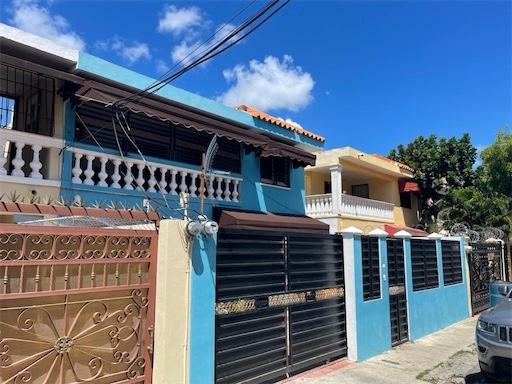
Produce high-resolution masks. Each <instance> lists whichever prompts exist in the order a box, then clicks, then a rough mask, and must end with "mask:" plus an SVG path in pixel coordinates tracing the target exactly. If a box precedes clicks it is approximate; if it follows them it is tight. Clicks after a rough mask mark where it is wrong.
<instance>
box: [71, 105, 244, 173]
mask: <svg viewBox="0 0 512 384" xmlns="http://www.w3.org/2000/svg"><path fill="white" fill-rule="evenodd" d="M76 114H77V118H76V129H75V140H76V141H77V142H82V143H85V144H90V145H97V143H96V141H97V142H98V143H99V144H100V145H101V146H102V147H104V148H105V147H106V148H110V149H113V150H115V151H118V150H119V148H118V146H117V142H116V138H115V135H114V134H113V130H112V112H111V110H110V109H109V108H105V107H104V106H103V105H102V104H98V103H93V102H87V103H84V104H82V105H80V106H78V107H77V108H76ZM124 115H125V117H126V121H127V123H128V126H129V127H130V137H131V139H132V140H133V141H134V142H135V144H136V145H137V147H138V148H139V149H140V151H141V152H142V154H143V155H144V156H152V157H155V158H160V159H169V160H174V161H178V162H181V163H186V164H193V165H197V166H200V165H201V161H202V154H203V153H204V152H206V150H207V148H208V145H209V144H210V141H211V139H212V135H210V134H208V133H206V132H202V131H196V130H195V129H193V128H185V127H184V126H182V125H176V124H173V123H171V122H169V121H162V120H160V119H158V118H152V117H149V116H146V115H144V114H142V113H133V112H125V114H124ZM116 132H117V134H118V139H119V142H120V146H121V149H122V150H123V152H124V153H125V154H126V153H134V154H137V153H138V151H137V148H135V147H134V146H133V144H132V143H131V142H130V140H128V138H127V137H126V135H125V134H124V132H123V130H122V128H121V126H120V125H116ZM217 143H218V145H219V148H218V150H217V153H216V154H215V157H214V159H213V168H214V169H217V170H221V171H226V172H235V173H240V171H241V152H240V151H241V147H240V143H238V142H237V141H235V140H228V139H226V138H225V137H219V138H218V139H217Z"/></svg>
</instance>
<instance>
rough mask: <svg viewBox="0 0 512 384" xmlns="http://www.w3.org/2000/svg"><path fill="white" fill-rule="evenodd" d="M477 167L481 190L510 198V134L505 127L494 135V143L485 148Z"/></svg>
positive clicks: (511, 186) (511, 164)
mask: <svg viewBox="0 0 512 384" xmlns="http://www.w3.org/2000/svg"><path fill="white" fill-rule="evenodd" d="M480 157H481V158H482V165H481V166H480V167H479V168H481V169H479V175H480V177H481V188H482V189H485V190H487V191H494V192H497V193H501V194H503V195H505V196H509V197H512V132H511V131H510V125H508V124H507V125H506V126H505V127H504V128H502V129H500V130H499V131H498V132H497V133H496V140H495V141H494V143H493V144H492V145H490V146H488V147H487V148H485V149H484V150H483V151H482V153H481V155H480Z"/></svg>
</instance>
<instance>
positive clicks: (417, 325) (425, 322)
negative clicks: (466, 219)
mask: <svg viewBox="0 0 512 384" xmlns="http://www.w3.org/2000/svg"><path fill="white" fill-rule="evenodd" d="M431 241H436V242H437V247H436V248H437V261H438V263H437V264H438V267H439V276H440V284H439V288H433V289H426V290H422V291H417V292H413V290H412V270H411V242H410V239H405V260H406V265H407V266H406V290H407V300H408V320H409V338H410V340H416V339H419V338H421V337H423V336H426V335H429V334H431V333H433V332H436V331H438V330H440V329H443V328H446V327H448V326H450V325H452V324H455V323H457V322H459V321H462V320H464V319H466V318H468V316H469V313H468V294H467V289H466V283H467V277H466V258H465V255H464V252H465V251H464V239H462V240H461V262H462V274H463V276H462V277H463V281H462V282H461V283H459V284H453V285H448V286H444V284H443V281H444V279H443V278H442V273H443V268H442V265H443V264H442V255H441V248H440V247H441V241H440V240H439V239H437V240H431Z"/></svg>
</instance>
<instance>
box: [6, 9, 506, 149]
mask: <svg viewBox="0 0 512 384" xmlns="http://www.w3.org/2000/svg"><path fill="white" fill-rule="evenodd" d="M265 3H266V2H264V1H261V0H260V1H255V2H251V1H249V0H237V1H217V0H204V1H156V0H154V1H137V0H132V1H121V0H119V1H91V0H89V1H78V0H77V1H75V0H73V1H71V0H65V1H63V0H49V1H37V0H22V1H19V0H18V1H2V2H1V3H0V7H1V8H0V21H1V22H2V23H5V24H9V25H12V26H14V27H17V28H20V29H23V30H26V31H28V32H31V33H35V34H38V35H41V36H43V37H46V38H48V39H50V40H53V41H56V42H60V43H61V44H63V45H67V46H70V47H72V48H77V49H80V50H83V51H86V52H88V53H90V54H92V55H95V56H98V57H101V58H103V59H105V60H108V61H111V62H114V63H116V64H119V65H121V66H124V67H127V68H130V69H132V70H134V71H137V72H140V73H143V74H145V75H148V76H151V77H154V78H158V77H160V76H161V75H162V73H163V72H165V70H167V69H169V68H172V67H173V66H174V65H175V64H176V63H179V61H180V60H181V59H182V58H183V57H184V56H186V54H187V53H188V52H190V51H191V50H192V49H193V48H194V47H196V46H197V45H198V44H200V43H202V42H204V41H205V40H206V39H207V38H208V37H210V36H211V35H213V34H214V32H215V31H216V30H217V29H218V28H219V27H220V26H223V25H224V24H226V23H228V22H229V23H228V25H227V26H226V27H225V28H224V29H223V31H228V30H230V29H232V28H234V27H235V26H236V25H239V24H241V23H242V22H243V21H245V20H246V19H247V18H249V17H250V16H252V15H253V14H254V13H255V12H256V11H257V10H258V9H260V8H261V7H263V5H265ZM245 7H248V8H247V9H246V10H245V11H244V12H243V13H242V14H241V15H240V16H238V17H237V18H235V19H234V20H232V19H233V17H234V16H235V15H237V14H238V13H239V12H240V11H242V10H243V9H244V8H245ZM203 47H204V45H203ZM511 58H512V2H511V1H493V0H485V1H458V0H451V1H414V0H413V1H377V0H376V1H341V0H338V1H336V0H332V1H313V0H310V1H304V0H292V1H291V2H290V3H288V4H287V5H286V6H284V7H283V8H282V9H281V10H280V11H279V12H278V13H276V14H275V15H274V16H273V17H272V18H271V19H270V20H268V21H267V22H265V23H264V24H263V25H262V26H261V27H260V28H258V29H257V30H256V31H254V32H253V33H252V34H251V35H250V36H248V37H246V38H245V39H243V40H242V41H241V42H240V43H238V44H236V45H235V46H233V47H231V48H230V49H228V50H227V51H225V52H224V53H222V54H220V55H219V56H217V57H215V58H214V59H212V60H211V61H209V62H207V63H206V64H204V65H201V66H200V67H197V68H195V69H193V70H191V71H189V72H187V73H185V74H184V75H183V76H181V77H179V78H178V79H176V80H175V81H173V82H172V84H173V85H175V86H177V87H179V88H183V89H186V90H188V91H190V92H194V93H197V94H200V95H202V96H205V97H208V98H211V99H216V100H218V101H220V102H223V103H225V104H227V105H230V106H233V105H238V104H247V105H250V106H252V107H255V108H258V109H261V110H263V111H265V112H267V113H269V114H271V115H273V116H276V117H281V118H283V119H289V120H290V121H292V122H294V123H297V124H299V125H300V126H302V127H303V128H304V129H307V130H309V131H312V132H315V133H317V134H319V135H322V136H324V137H325V138H326V143H325V148H326V149H331V148H337V147H343V146H351V147H354V148H357V149H359V150H361V151H364V152H367V153H379V154H382V155H387V154H388V153H389V150H390V149H392V148H396V146H397V145H398V144H407V143H409V142H410V141H412V140H414V139H415V138H416V137H417V136H419V135H424V136H428V135H431V134H434V135H437V136H438V137H452V136H455V137H458V138H460V137H461V136H462V134H463V133H465V132H467V133H469V134H470V135H471V139H472V143H473V145H474V146H475V147H477V148H483V147H485V146H486V145H489V144H491V143H492V142H493V141H494V135H495V133H496V131H497V130H498V129H499V128H501V127H503V126H504V125H505V124H506V123H510V122H511V120H512V97H511V95H512V77H511V74H512V60H511Z"/></svg>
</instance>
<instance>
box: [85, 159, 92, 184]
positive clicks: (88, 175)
mask: <svg viewBox="0 0 512 384" xmlns="http://www.w3.org/2000/svg"><path fill="white" fill-rule="evenodd" d="M85 158H86V159H87V168H86V169H85V171H84V175H85V180H84V184H85V185H94V181H93V180H92V177H93V176H94V170H93V169H92V161H93V160H94V156H92V155H87V156H86V157H85Z"/></svg>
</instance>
